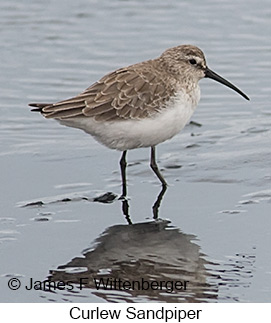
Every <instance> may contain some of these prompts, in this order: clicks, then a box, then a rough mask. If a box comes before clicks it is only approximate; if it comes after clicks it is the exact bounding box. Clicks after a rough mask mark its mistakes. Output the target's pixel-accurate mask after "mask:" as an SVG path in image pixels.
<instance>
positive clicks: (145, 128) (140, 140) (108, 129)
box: [59, 87, 200, 151]
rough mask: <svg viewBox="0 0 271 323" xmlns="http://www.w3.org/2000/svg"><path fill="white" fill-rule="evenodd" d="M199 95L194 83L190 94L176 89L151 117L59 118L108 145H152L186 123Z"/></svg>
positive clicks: (172, 134) (125, 147) (172, 133)
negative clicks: (165, 105)
mask: <svg viewBox="0 0 271 323" xmlns="http://www.w3.org/2000/svg"><path fill="white" fill-rule="evenodd" d="M199 98H200V90H199V87H197V88H196V89H195V91H194V93H193V95H191V94H190V95H187V94H184V93H183V92H180V93H179V94H178V95H176V96H175V97H174V98H173V99H172V100H171V102H170V103H169V104H168V106H167V107H166V108H163V109H162V110H161V111H160V112H159V113H157V114H156V115H155V116H153V117H152V118H146V119H141V120H134V119H133V120H125V121H124V120H120V121H118V120H116V121H107V122H97V121H95V120H94V119H93V118H86V117H82V118H81V117H80V118H78V117H77V118H74V119H66V120H59V121H60V122H61V123H62V124H64V125H66V126H70V127H75V128H80V129H82V130H84V131H85V132H87V133H89V134H91V135H92V136H93V137H94V138H95V139H96V140H97V141H99V142H100V143H102V144H103V145H105V146H107V147H108V148H111V149H117V150H122V151H123V150H129V149H135V148H140V147H150V146H155V145H157V144H159V143H161V142H163V141H166V140H168V139H170V138H172V137H173V136H175V135H176V134H177V133H178V132H180V131H181V130H182V129H183V127H184V126H185V125H186V124H187V122H188V121H189V119H190V118H191V116H192V114H193V112H194V110H195V108H196V105H197V103H198V101H199Z"/></svg>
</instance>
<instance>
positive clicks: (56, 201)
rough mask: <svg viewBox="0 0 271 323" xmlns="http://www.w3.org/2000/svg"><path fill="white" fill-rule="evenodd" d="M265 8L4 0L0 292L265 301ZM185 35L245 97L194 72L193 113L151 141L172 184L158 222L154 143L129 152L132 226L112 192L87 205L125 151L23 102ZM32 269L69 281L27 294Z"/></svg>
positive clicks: (269, 288)
mask: <svg viewBox="0 0 271 323" xmlns="http://www.w3.org/2000/svg"><path fill="white" fill-rule="evenodd" d="M270 16H271V6H270V3H269V1H267V0H259V1H250V0H249V1H244V0H240V1H233V0H225V1H223V2H219V1H213V0H207V1H199V0H197V1H193V2H192V1H178V0H173V1H169V2H165V1H154V0H149V1H144V2H143V1H123V0H122V1H121V0H119V1H109V0H106V1H94V0H88V1H87V0H77V1H71V0H70V1H46V2H45V1H40V0H39V1H34V0H29V1H23V2H22V1H19V0H9V1H7V0H2V1H1V3H0V43H1V50H0V87H1V95H0V107H1V120H0V138H1V146H0V168H1V173H0V183H1V184H0V188H1V194H0V199H1V214H0V290H1V293H0V300H1V301H2V302H55V301H57V302H103V301H112V302H150V301H166V302H167V301H168V302H192V301H197V302H269V301H270V299H271V261H270V245H271V235H270V228H271V217H270V214H271V212H270V210H271V204H270V203H271V186H270V182H271V171H270V161H271V140H270V139H271V108H270V92H271V86H270V84H271V82H270V76H271V63H270V53H271V39H270V34H271V22H270ZM185 43H190V44H194V45H197V46H199V47H200V48H201V49H202V50H203V51H204V52H205V54H206V57H207V61H208V65H209V67H210V68H211V69H213V70H215V71H216V72H217V73H219V74H221V75H222V76H224V77H225V78H227V79H229V80H230V81H231V82H233V83H234V84H235V85H237V86H238V87H240V88H241V89H242V90H243V91H244V92H245V93H246V94H247V95H248V96H249V97H250V98H251V101H250V102H247V101H245V100H244V99H243V98H242V97H241V96H239V95H237V94H236V93H235V92H233V91H231V90H230V89H228V88H226V87H224V86H222V85H221V84H218V83H215V82H213V81H212V80H209V79H204V80H202V81H201V90H202V99H201V102H200V104H199V107H198V109H197V111H196V113H195V114H194V116H193V118H192V120H193V121H194V122H196V124H190V125H188V126H187V127H186V128H185V129H184V131H183V132H182V133H180V134H179V135H178V136H176V137H175V138H173V139H172V140H170V141H168V142H165V143H163V144H161V145H159V146H158V149H157V154H158V161H159V166H160V168H161V169H162V172H163V175H164V177H165V178H166V179H167V181H168V182H169V184H170V186H169V188H168V190H167V192H166V194H165V196H164V198H163V200H162V203H161V207H160V210H159V217H160V218H161V219H160V220H159V221H152V205H153V203H154V202H155V200H156V198H157V196H158V194H159V190H160V186H159V183H158V181H157V179H156V178H155V176H154V175H153V173H152V172H151V170H150V169H149V150H148V149H140V150H135V151H131V152H128V161H129V167H128V169H127V171H128V184H129V188H128V194H129V215H130V218H131V221H132V222H133V225H128V224H127V220H126V219H125V217H124V215H123V214H122V202H121V201H119V200H118V199H117V198H116V199H115V200H114V201H113V202H112V203H99V202H94V199H95V197H97V196H98V197H99V196H102V195H103V194H105V193H107V192H113V194H116V195H118V194H120V191H121V185H120V174H119V165H118V162H119V158H120V153H119V152H116V151H111V150H108V149H107V148H105V147H102V146H100V145H99V144H98V143H96V142H95V141H94V140H93V139H92V138H91V137H90V136H88V135H86V134H85V133H83V132H81V131H79V130H77V129H71V128H65V127H63V126H60V125H59V124H57V123H56V122H55V121H52V120H45V119H44V118H43V117H42V116H41V115H39V114H35V113H30V109H29V108H28V106H27V104H28V103H29V102H35V101H37V102H52V101H57V100H60V99H65V98H68V97H71V96H73V95H75V94H77V93H79V92H81V91H82V90H84V89H85V88H87V87H88V86H89V85H90V84H91V83H93V82H95V81H96V80H97V79H99V78H100V77H102V76H103V75H104V74H105V73H107V72H109V71H112V70H114V69H116V68H119V67H122V66H125V65H128V64H132V63H136V62H139V61H141V60H145V59H149V58H153V57H157V56H159V55H160V54H161V53H162V52H163V51H164V50H165V49H166V48H168V47H171V46H176V45H179V44H185ZM197 123H199V124H200V125H201V126H198V125H197ZM112 196H113V197H114V195H112ZM95 277H96V278H97V277H98V278H99V277H105V278H110V279H113V278H121V279H123V280H128V281H135V280H140V279H145V280H148V281H152V280H156V281H173V282H176V281H179V280H183V281H184V280H187V281H189V283H188V287H187V290H182V291H176V290H175V291H174V292H172V293H170V292H168V291H166V290H151V289H149V290H144V291H142V290H128V291H118V290H111V291H104V290H101V289H100V290H97V288H96V287H95V284H94V281H93V279H94V278H95ZM11 278H18V279H20V281H21V284H22V285H21V287H20V288H19V289H18V290H16V291H14V290H10V289H9V288H8V281H9V280H10V279H11ZM30 278H33V280H34V281H45V280H46V279H47V278H50V279H51V280H52V281H56V282H57V281H62V282H63V283H64V284H66V283H68V282H71V285H72V287H73V290H72V291H70V290H69V289H68V288H66V289H65V288H64V289H63V290H61V288H59V289H56V290H55V291H54V292H53V293H50V292H46V291H41V290H27V289H26V288H25V287H24V286H25V285H27V286H28V285H29V281H30ZM80 278H84V279H85V282H86V283H85V285H84V286H83V288H82V290H80V288H79V287H80V286H78V284H76V282H78V280H80Z"/></svg>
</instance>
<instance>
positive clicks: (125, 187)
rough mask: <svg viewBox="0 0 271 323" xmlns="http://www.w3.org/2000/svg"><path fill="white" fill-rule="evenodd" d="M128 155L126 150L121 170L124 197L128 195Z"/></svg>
mask: <svg viewBox="0 0 271 323" xmlns="http://www.w3.org/2000/svg"><path fill="white" fill-rule="evenodd" d="M126 154H127V150H124V152H123V153H122V156H121V159H120V170H121V179H122V197H126V195H127V185H126V165H127V163H126Z"/></svg>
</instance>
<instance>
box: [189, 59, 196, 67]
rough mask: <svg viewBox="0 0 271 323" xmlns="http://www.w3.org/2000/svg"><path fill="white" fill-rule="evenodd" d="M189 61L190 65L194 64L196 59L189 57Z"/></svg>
mask: <svg viewBox="0 0 271 323" xmlns="http://www.w3.org/2000/svg"><path fill="white" fill-rule="evenodd" d="M189 63H190V64H191V65H196V64H197V61H196V60H195V59H194V58H191V59H190V60H189Z"/></svg>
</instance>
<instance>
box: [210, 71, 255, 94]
mask: <svg viewBox="0 0 271 323" xmlns="http://www.w3.org/2000/svg"><path fill="white" fill-rule="evenodd" d="M205 77H208V78H210V79H213V80H215V81H217V82H219V83H222V84H224V85H226V86H227V87H229V88H231V89H233V90H234V91H236V92H237V93H239V94H240V95H242V96H243V97H244V98H245V99H247V100H249V97H248V96H247V95H246V94H245V93H243V92H242V91H241V90H239V89H238V88H237V87H236V86H234V85H233V84H232V83H230V82H229V81H227V80H225V79H224V78H223V77H221V76H220V75H218V74H216V73H215V72H213V71H212V70H210V69H209V68H208V67H207V68H206V70H205Z"/></svg>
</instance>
